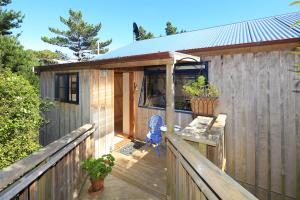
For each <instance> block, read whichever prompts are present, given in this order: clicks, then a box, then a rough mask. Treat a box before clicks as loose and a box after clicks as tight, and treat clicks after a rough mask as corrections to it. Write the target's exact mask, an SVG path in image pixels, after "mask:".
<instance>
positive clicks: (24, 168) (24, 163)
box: [0, 124, 94, 191]
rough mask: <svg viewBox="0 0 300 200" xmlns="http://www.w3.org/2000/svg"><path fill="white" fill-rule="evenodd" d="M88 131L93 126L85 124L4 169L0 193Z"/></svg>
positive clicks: (0, 174) (0, 178)
mask: <svg viewBox="0 0 300 200" xmlns="http://www.w3.org/2000/svg"><path fill="white" fill-rule="evenodd" d="M88 131H92V132H93V131H94V125H93V124H86V125H84V126H82V127H80V128H78V129H76V130H74V131H72V132H71V133H70V134H68V135H66V136H64V137H62V138H61V139H59V140H56V141H55V142H53V143H51V144H49V145H47V146H46V147H44V148H42V149H40V150H39V151H37V152H34V153H33V154H31V155H30V156H27V157H25V158H23V159H22V160H19V161H17V162H15V163H14V164H12V165H10V166H9V167H7V168H4V169H2V170H1V171H0V180H1V182H0V191H2V190H3V189H4V188H5V187H6V186H7V185H9V184H11V183H13V182H15V181H16V180H17V179H18V178H20V177H22V176H23V175H24V174H26V173H27V172H29V171H31V170H33V169H34V168H35V167H36V166H37V165H39V164H40V163H42V162H43V161H45V160H46V159H47V158H49V157H51V156H52V155H53V154H55V153H56V152H58V151H59V150H61V149H63V148H64V147H65V146H67V145H68V144H69V143H72V142H73V141H75V140H76V139H77V138H79V137H80V136H81V135H83V134H84V133H86V132H88Z"/></svg>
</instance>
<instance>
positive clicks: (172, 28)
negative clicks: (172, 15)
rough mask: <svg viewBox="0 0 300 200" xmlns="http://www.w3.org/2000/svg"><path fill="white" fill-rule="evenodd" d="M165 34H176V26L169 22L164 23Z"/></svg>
mask: <svg viewBox="0 0 300 200" xmlns="http://www.w3.org/2000/svg"><path fill="white" fill-rule="evenodd" d="M165 31H166V35H174V34H177V33H178V32H177V27H175V26H173V25H172V23H171V22H167V23H166V28H165Z"/></svg>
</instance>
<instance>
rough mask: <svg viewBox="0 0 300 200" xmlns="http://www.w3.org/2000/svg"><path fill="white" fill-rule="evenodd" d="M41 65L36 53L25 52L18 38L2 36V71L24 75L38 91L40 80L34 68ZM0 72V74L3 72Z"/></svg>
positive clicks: (0, 59)
mask: <svg viewBox="0 0 300 200" xmlns="http://www.w3.org/2000/svg"><path fill="white" fill-rule="evenodd" d="M37 65H39V62H38V60H37V59H36V57H35V55H34V53H32V52H31V51H28V50H24V47H23V46H22V45H21V44H20V43H19V42H18V40H17V38H16V37H13V36H2V35H0V70H1V71H3V70H4V69H6V70H10V71H11V72H13V73H17V74H19V75H22V76H23V77H24V78H25V79H27V80H28V81H29V82H30V83H31V84H32V85H33V86H34V87H35V88H36V90H37V91H38V90H39V78H38V76H37V75H36V74H34V73H33V71H32V68H33V67H34V66H37ZM1 71H0V72H1Z"/></svg>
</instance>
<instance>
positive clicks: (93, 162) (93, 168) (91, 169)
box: [81, 154, 115, 180]
mask: <svg viewBox="0 0 300 200" xmlns="http://www.w3.org/2000/svg"><path fill="white" fill-rule="evenodd" d="M114 161H115V158H114V157H113V156H112V155H111V154H106V155H103V156H102V157H100V158H97V159H96V158H89V159H87V160H85V161H83V162H82V163H81V166H82V168H83V169H84V170H86V171H87V172H88V175H89V176H90V178H91V179H92V180H97V179H99V178H100V179H104V178H105V177H106V176H107V175H108V174H109V173H110V172H111V171H112V167H113V166H114V163H115V162H114Z"/></svg>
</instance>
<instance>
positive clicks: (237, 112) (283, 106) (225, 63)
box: [203, 50, 300, 199]
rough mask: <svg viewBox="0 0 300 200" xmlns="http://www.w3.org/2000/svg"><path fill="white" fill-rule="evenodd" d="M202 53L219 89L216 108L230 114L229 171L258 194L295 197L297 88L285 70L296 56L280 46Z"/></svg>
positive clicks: (298, 184)
mask: <svg viewBox="0 0 300 200" xmlns="http://www.w3.org/2000/svg"><path fill="white" fill-rule="evenodd" d="M203 59H204V60H210V61H211V63H210V65H209V79H210V82H212V83H214V84H216V85H217V87H218V88H219V89H220V92H221V96H220V101H219V105H218V107H217V110H216V111H217V113H226V114H227V116H228V118H227V123H226V124H227V125H226V130H225V132H226V138H225V143H226V157H227V172H228V173H229V174H230V175H231V176H232V177H233V178H235V179H236V180H238V181H240V183H243V184H244V186H246V187H247V188H248V189H249V190H250V191H251V192H253V193H256V194H257V196H258V197H259V198H261V199H281V198H283V197H284V196H285V197H286V198H288V197H291V198H295V197H296V192H297V191H298V192H299V191H300V180H299V177H300V167H299V159H300V158H299V152H300V150H299V148H300V147H299V144H297V141H298V143H299V134H300V127H299V120H300V119H299V116H300V93H294V92H293V90H294V89H295V88H294V84H295V80H294V79H295V78H296V75H295V74H294V73H292V72H290V71H289V70H290V69H292V68H293V67H294V65H295V63H296V59H298V58H297V56H296V55H294V54H292V53H291V52H290V50H282V51H272V52H258V53H246V54H235V55H224V56H213V57H205V58H203ZM297 152H298V154H297ZM296 163H298V166H297V164H296ZM297 177H298V179H297Z"/></svg>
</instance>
